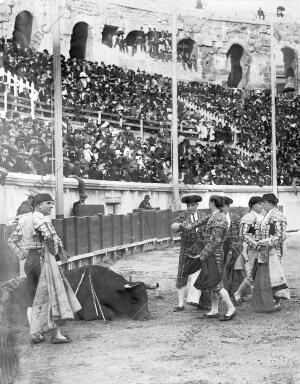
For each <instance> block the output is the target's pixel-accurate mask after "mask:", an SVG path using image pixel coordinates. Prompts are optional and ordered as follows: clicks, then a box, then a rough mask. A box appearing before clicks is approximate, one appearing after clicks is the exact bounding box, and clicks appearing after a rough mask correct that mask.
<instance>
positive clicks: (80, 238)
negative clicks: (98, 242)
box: [75, 217, 89, 255]
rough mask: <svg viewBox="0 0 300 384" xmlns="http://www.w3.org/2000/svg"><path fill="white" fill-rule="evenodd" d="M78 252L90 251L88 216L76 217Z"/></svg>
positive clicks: (79, 253)
mask: <svg viewBox="0 0 300 384" xmlns="http://www.w3.org/2000/svg"><path fill="white" fill-rule="evenodd" d="M75 223H76V227H77V230H76V236H77V254H78V255H81V254H83V253H88V252H89V227H88V220H87V217H76V220H75Z"/></svg>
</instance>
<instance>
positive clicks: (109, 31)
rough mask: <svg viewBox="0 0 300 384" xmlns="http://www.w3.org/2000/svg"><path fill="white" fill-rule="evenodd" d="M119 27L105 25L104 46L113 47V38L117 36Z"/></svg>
mask: <svg viewBox="0 0 300 384" xmlns="http://www.w3.org/2000/svg"><path fill="white" fill-rule="evenodd" d="M118 29H119V27H115V26H113V25H106V24H105V25H104V28H103V31H102V44H104V45H107V46H108V47H110V48H112V47H113V37H114V36H115V35H116V33H117V30H118Z"/></svg>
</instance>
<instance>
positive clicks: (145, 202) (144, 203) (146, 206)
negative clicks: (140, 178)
mask: <svg viewBox="0 0 300 384" xmlns="http://www.w3.org/2000/svg"><path fill="white" fill-rule="evenodd" d="M139 208H140V209H154V208H153V207H152V206H151V204H150V196H149V195H145V197H144V200H143V201H142V202H141V204H140V205H139Z"/></svg>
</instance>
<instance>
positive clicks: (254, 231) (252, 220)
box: [240, 210, 263, 251]
mask: <svg viewBox="0 0 300 384" xmlns="http://www.w3.org/2000/svg"><path fill="white" fill-rule="evenodd" d="M262 219H263V216H262V215H260V214H259V213H256V212H255V211H253V210H251V211H250V212H249V213H246V214H245V215H244V216H243V217H242V219H241V224H240V237H241V239H242V241H243V242H245V243H246V244H247V245H248V251H249V249H253V248H256V244H257V242H258V241H259V240H260V234H259V232H260V224H261V221H262Z"/></svg>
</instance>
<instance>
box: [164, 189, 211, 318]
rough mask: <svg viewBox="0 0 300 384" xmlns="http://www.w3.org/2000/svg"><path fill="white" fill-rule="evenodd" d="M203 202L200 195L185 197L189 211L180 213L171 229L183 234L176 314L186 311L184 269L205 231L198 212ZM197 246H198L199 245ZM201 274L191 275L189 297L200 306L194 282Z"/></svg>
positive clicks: (186, 278) (184, 200) (177, 282)
mask: <svg viewBox="0 0 300 384" xmlns="http://www.w3.org/2000/svg"><path fill="white" fill-rule="evenodd" d="M201 201H202V197H201V196H198V195H189V196H184V197H183V198H182V199H181V202H182V203H185V204H186V205H187V211H184V212H182V213H180V214H179V215H178V216H177V218H176V219H175V220H174V222H173V224H172V226H171V229H172V230H173V231H174V232H177V233H181V241H180V254H179V264H178V273H177V280H176V288H177V289H178V306H177V307H175V308H174V312H181V311H183V310H184V298H185V290H186V286H187V283H188V276H185V275H184V267H185V264H186V261H187V260H188V257H189V256H190V255H191V253H193V252H195V250H193V248H194V246H195V244H197V243H198V244H199V242H201V237H202V232H203V229H202V228H201V223H200V220H201V219H202V218H203V217H201V214H200V212H199V211H198V210H197V208H198V203H199V202H201ZM203 220H204V222H203V223H202V225H203V226H205V223H206V221H205V220H206V218H203ZM196 221H197V222H199V225H198V226H197V227H198V228H195V229H192V230H188V229H187V227H188V224H190V223H194V222H196ZM198 244H197V245H198ZM199 273H200V268H199V270H198V271H196V272H195V273H193V274H191V275H190V276H191V282H190V289H189V293H188V297H187V303H189V304H191V305H194V306H198V305H199V300H200V296H201V291H199V290H198V289H196V288H195V287H194V282H195V281H196V279H197V277H198V275H199Z"/></svg>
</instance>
